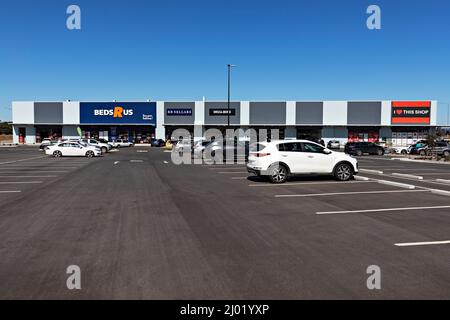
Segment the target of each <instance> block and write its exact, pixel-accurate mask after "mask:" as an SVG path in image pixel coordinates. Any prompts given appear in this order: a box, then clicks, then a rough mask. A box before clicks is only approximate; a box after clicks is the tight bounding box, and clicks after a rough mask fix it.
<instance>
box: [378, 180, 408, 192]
mask: <svg viewBox="0 0 450 320" xmlns="http://www.w3.org/2000/svg"><path fill="white" fill-rule="evenodd" d="M377 181H378V183H380V184H385V185H388V186H394V187H399V188H405V189H410V190H412V189H415V188H416V186H415V185H413V184H406V183H400V182H395V181H389V180H377Z"/></svg>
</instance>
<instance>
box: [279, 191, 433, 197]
mask: <svg viewBox="0 0 450 320" xmlns="http://www.w3.org/2000/svg"><path fill="white" fill-rule="evenodd" d="M406 192H429V190H384V191H354V192H331V193H306V194H277V195H275V198H292V197H326V196H345V195H354V194H383V193H406Z"/></svg>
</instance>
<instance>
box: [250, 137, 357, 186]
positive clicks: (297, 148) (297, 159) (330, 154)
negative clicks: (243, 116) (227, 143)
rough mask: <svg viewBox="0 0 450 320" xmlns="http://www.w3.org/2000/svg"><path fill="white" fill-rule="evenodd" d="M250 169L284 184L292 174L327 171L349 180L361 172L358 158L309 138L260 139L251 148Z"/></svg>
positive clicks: (251, 171) (329, 173)
mask: <svg viewBox="0 0 450 320" xmlns="http://www.w3.org/2000/svg"><path fill="white" fill-rule="evenodd" d="M247 171H248V172H250V173H253V174H256V175H258V176H267V177H268V178H269V180H270V181H271V182H272V183H284V182H286V180H287V178H288V177H289V176H291V175H297V174H325V175H333V176H334V177H335V179H336V180H339V181H347V180H350V179H351V178H352V177H353V175H355V174H357V173H358V161H357V160H356V159H355V158H353V157H351V156H350V155H347V154H345V153H342V152H335V151H331V150H330V149H327V148H325V147H323V146H321V145H320V144H318V143H314V142H311V141H308V140H289V141H287V140H279V141H272V142H259V143H257V144H254V145H252V146H251V148H250V156H249V158H248V164H247Z"/></svg>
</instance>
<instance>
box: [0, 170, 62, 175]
mask: <svg viewBox="0 0 450 320" xmlns="http://www.w3.org/2000/svg"><path fill="white" fill-rule="evenodd" d="M27 172H29V173H33V172H36V173H40V172H42V173H63V172H69V171H67V170H61V171H57V170H56V171H55V170H33V171H23V170H22V171H20V170H11V171H2V172H1V173H2V174H4V173H27Z"/></svg>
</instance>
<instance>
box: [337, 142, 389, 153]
mask: <svg viewBox="0 0 450 320" xmlns="http://www.w3.org/2000/svg"><path fill="white" fill-rule="evenodd" d="M344 151H345V153H348V154H351V155H357V156H362V155H363V154H364V153H367V154H376V155H379V156H382V155H384V153H385V150H384V148H383V147H381V146H379V145H377V144H375V143H373V142H348V143H347V144H346V145H345V147H344Z"/></svg>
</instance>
